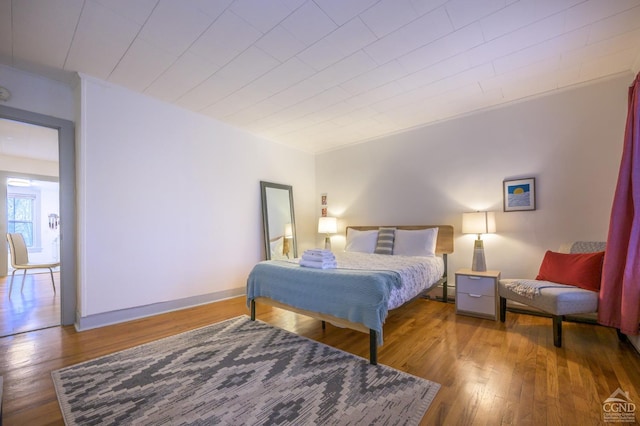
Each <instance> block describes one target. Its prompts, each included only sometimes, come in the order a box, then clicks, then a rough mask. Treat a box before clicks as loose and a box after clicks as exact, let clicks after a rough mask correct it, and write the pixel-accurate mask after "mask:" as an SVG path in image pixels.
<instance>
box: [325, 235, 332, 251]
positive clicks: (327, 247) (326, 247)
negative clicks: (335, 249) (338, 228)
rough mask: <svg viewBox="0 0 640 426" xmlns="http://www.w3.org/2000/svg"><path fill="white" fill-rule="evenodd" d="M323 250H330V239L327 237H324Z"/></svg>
mask: <svg viewBox="0 0 640 426" xmlns="http://www.w3.org/2000/svg"><path fill="white" fill-rule="evenodd" d="M324 249H325V250H331V237H329V236H326V237H324Z"/></svg>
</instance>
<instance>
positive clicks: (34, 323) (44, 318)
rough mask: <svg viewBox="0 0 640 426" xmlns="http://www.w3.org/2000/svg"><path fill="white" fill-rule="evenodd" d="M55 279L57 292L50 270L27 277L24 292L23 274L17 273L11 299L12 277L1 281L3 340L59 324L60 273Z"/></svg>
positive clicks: (30, 274) (0, 328)
mask: <svg viewBox="0 0 640 426" xmlns="http://www.w3.org/2000/svg"><path fill="white" fill-rule="evenodd" d="M53 277H54V280H55V282H56V293H54V292H53V287H52V286H51V275H49V271H48V270H44V273H35V274H32V273H29V274H27V276H26V278H25V281H24V290H23V291H22V292H21V291H20V286H21V284H22V271H18V272H16V277H15V278H14V282H13V289H12V291H11V296H10V297H9V283H10V281H11V275H9V276H8V277H3V278H0V318H1V319H2V322H0V337H2V336H7V335H10V334H16V333H23V332H25V331H32V330H38V329H41V328H45V327H52V326H56V325H60V273H59V272H54V273H53Z"/></svg>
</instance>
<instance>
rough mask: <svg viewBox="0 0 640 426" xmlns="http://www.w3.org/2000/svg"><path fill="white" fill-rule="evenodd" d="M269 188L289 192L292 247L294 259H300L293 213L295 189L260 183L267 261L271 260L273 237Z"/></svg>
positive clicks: (270, 183) (287, 186)
mask: <svg viewBox="0 0 640 426" xmlns="http://www.w3.org/2000/svg"><path fill="white" fill-rule="evenodd" d="M269 188H271V189H282V190H285V191H288V192H289V207H290V210H291V212H290V213H291V234H292V238H291V240H292V241H291V243H292V246H293V247H292V249H293V250H292V252H293V257H294V258H296V257H298V243H297V238H296V237H297V235H296V234H297V231H296V219H295V215H294V213H293V187H292V186H291V185H283V184H280V183H273V182H265V181H260V193H261V200H262V229H263V232H264V249H265V256H266V258H267V260H271V245H270V240H271V236H270V233H269V206H268V200H267V189H269Z"/></svg>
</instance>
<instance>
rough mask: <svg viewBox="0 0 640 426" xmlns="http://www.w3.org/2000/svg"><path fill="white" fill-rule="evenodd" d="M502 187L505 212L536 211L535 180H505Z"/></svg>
mask: <svg viewBox="0 0 640 426" xmlns="http://www.w3.org/2000/svg"><path fill="white" fill-rule="evenodd" d="M502 185H503V197H504V211H505V212H517V211H523V210H535V209H536V179H535V178H526V179H514V180H505V181H504V182H502Z"/></svg>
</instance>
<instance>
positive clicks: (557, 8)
mask: <svg viewBox="0 0 640 426" xmlns="http://www.w3.org/2000/svg"><path fill="white" fill-rule="evenodd" d="M583 1H584V0H520V1H517V2H515V3H513V4H511V5H509V6H507V7H505V8H503V9H500V10H498V11H497V12H496V13H494V14H492V15H489V16H487V17H485V18H482V19H481V20H480V24H481V25H482V31H483V33H484V36H485V39H486V40H487V41H489V40H493V39H494V38H497V37H500V36H503V35H505V34H508V33H510V32H512V31H515V30H517V29H518V28H520V27H524V26H527V25H530V24H532V23H534V22H536V21H539V20H540V19H543V18H547V17H549V16H551V15H554V14H556V13H562V12H563V11H564V10H565V9H567V8H570V7H573V6H574V5H576V4H578V3H581V2H583Z"/></svg>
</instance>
